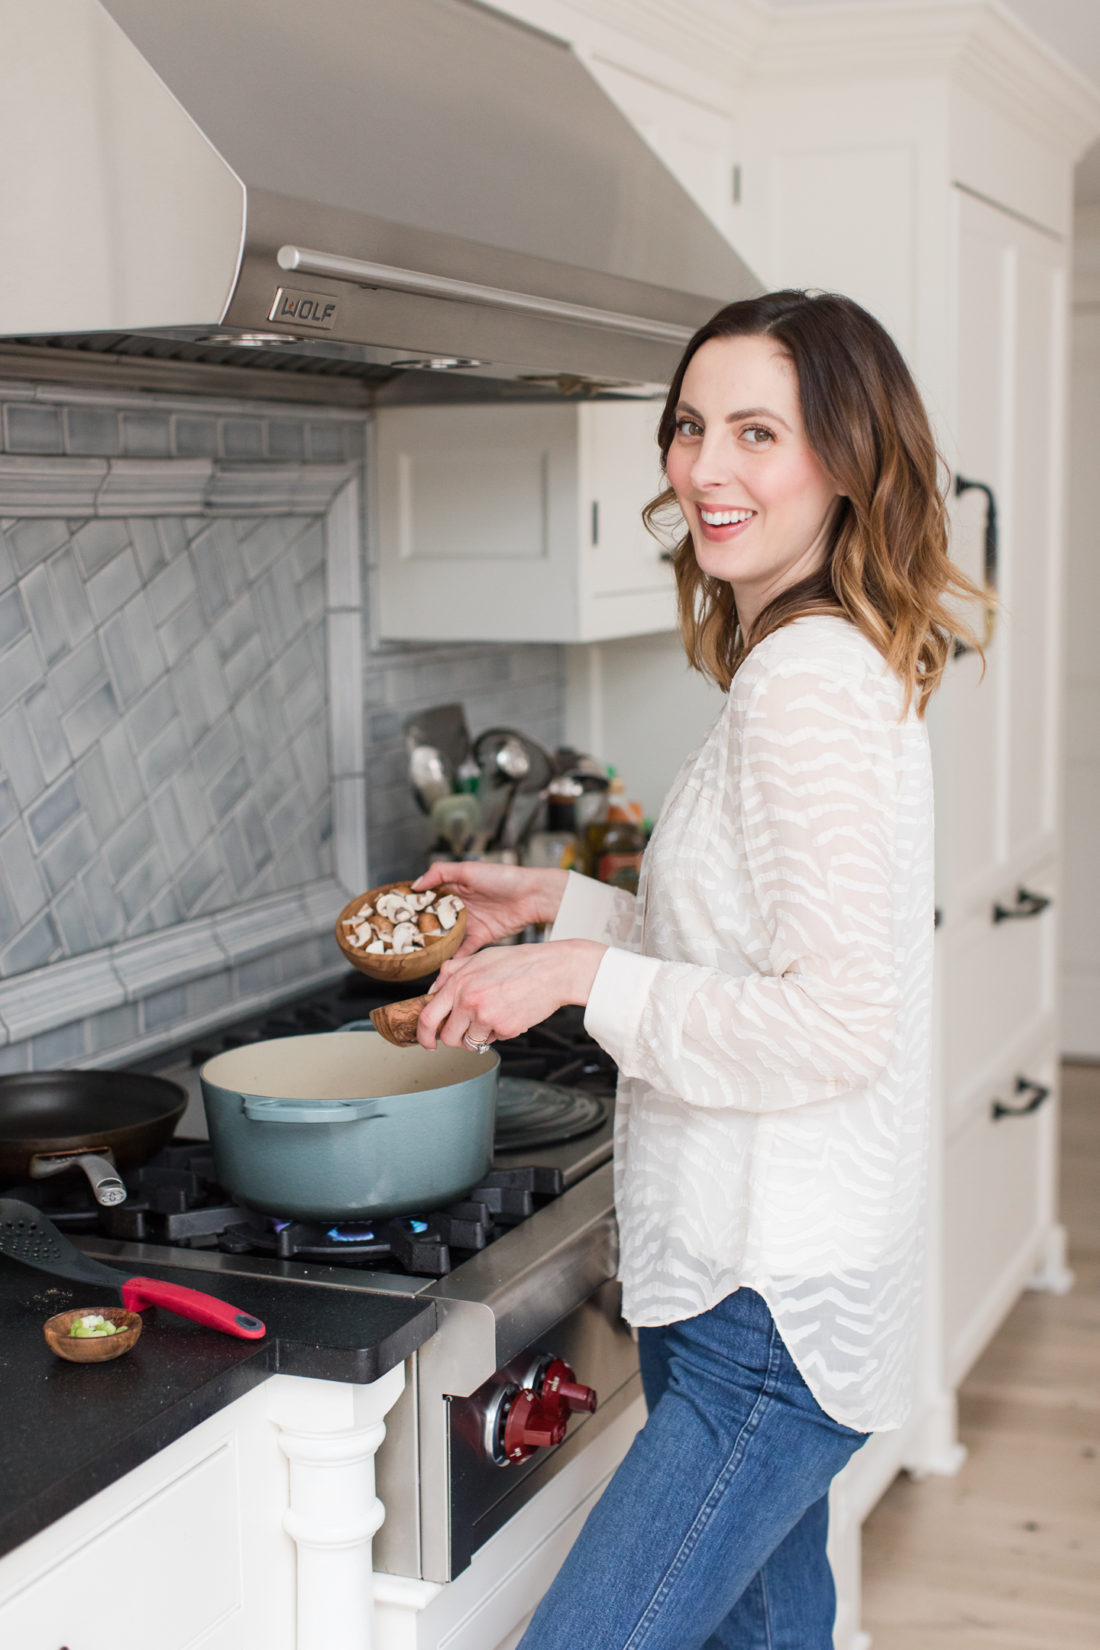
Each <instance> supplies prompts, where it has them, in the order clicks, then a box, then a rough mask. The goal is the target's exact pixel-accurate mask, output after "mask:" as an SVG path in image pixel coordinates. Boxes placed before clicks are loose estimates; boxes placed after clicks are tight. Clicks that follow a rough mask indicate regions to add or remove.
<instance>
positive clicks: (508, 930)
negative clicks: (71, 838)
mask: <svg viewBox="0 0 1100 1650" xmlns="http://www.w3.org/2000/svg"><path fill="white" fill-rule="evenodd" d="M568 876H569V872H568V871H559V870H556V869H550V870H536V869H535V868H534V867H530V866H520V865H497V864H496V863H495V862H493V861H486V860H478V859H468V860H462V861H459V862H456V863H454V864H452V863H450V862H448V861H446V860H436V861H435V863H434V864H432V865H429V867H428V869H427V870H426V871H425V872H424V875H423V876H422V877H418V878H417V880H416V881H415V882H414V883H413V887H414V888H417V889H424V888H436V887H438V886H439V884H440V883H441V882H445V883H446V884H447V886H448V887H449V888H453V889H454V891H455V893H456V894H457V895H458V896H459V898H460V899H461V900H462V902H463V904H464V905H465V907H466V937H465V939H464V940H463V941H462V944H461V945H460V946H459V948H458V950H457V951H456V952H455V958H456V960H457V959H458V958H459V957H468V956H470V955H472V953H473V952H475V951H480V950H481V948H482V946H483V945H491V944H492V942H493V941H494V940H502V939H506V938H507V937H508V935H509V934H519V933H522V931H523V929H525V928H526V927H527V925H528V923H532V922H553V920H554V918H555V917H556V916H557V914H558V906H559V905H560V904H561V900H562V895H563V894H564V893H565V884H566V881H567V879H568Z"/></svg>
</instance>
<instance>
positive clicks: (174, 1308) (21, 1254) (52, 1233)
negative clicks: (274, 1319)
mask: <svg viewBox="0 0 1100 1650" xmlns="http://www.w3.org/2000/svg"><path fill="white" fill-rule="evenodd" d="M0 1254H2V1255H7V1256H8V1258H9V1259H10V1260H17V1261H19V1262H20V1264H21V1265H23V1266H33V1267H34V1268H35V1269H36V1270H37V1271H39V1272H49V1273H50V1275H51V1276H52V1277H55V1278H68V1279H69V1280H70V1282H72V1283H94V1284H97V1285H98V1286H99V1287H100V1288H106V1289H112V1290H114V1292H115V1294H116V1295H118V1297H119V1299H120V1300H121V1301H122V1304H123V1306H125V1307H126V1308H127V1310H128V1311H130V1312H140V1311H141V1309H142V1307H143V1306H166V1307H167V1308H168V1310H169V1311H170V1312H178V1313H179V1315H180V1317H181V1318H192V1319H193V1320H194V1321H195V1323H202V1324H205V1325H206V1326H207V1328H208V1329H220V1330H221V1331H222V1332H223V1334H226V1335H240V1336H241V1337H243V1339H245V1340H249V1341H258V1340H260V1339H262V1337H263V1336H264V1335H266V1334H267V1329H266V1327H265V1326H264V1324H262V1323H261V1322H260V1320H259V1318H254V1317H253V1316H252V1314H251V1313H250V1312H242V1311H241V1310H240V1308H239V1307H237V1306H231V1305H230V1304H229V1302H228V1301H223V1300H219V1299H218V1298H217V1296H216V1295H204V1294H202V1292H201V1291H200V1290H198V1289H184V1288H183V1287H182V1286H181V1285H180V1284H178V1283H162V1282H161V1281H160V1279H159V1278H128V1277H126V1276H125V1275H124V1274H123V1273H121V1272H120V1271H119V1270H118V1268H117V1267H115V1266H104V1265H102V1264H101V1262H99V1261H98V1260H92V1259H91V1257H90V1256H89V1255H85V1254H83V1253H82V1252H81V1250H79V1249H78V1248H76V1246H75V1245H74V1244H72V1243H70V1242H69V1240H68V1238H67V1237H65V1236H64V1235H63V1234H62V1233H61V1232H59V1231H58V1229H57V1227H56V1226H55V1225H54V1223H53V1221H52V1220H48V1219H47V1218H46V1216H45V1215H44V1214H42V1213H41V1211H40V1210H38V1209H35V1208H33V1207H32V1206H31V1204H29V1203H21V1202H20V1201H19V1199H18V1198H14V1197H0Z"/></svg>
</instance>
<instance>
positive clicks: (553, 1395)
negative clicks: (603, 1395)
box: [535, 1358, 597, 1415]
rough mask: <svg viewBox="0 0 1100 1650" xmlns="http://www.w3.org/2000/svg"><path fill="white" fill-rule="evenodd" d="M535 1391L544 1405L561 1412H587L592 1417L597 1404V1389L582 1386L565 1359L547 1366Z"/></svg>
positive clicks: (557, 1359) (558, 1359)
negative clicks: (552, 1406) (550, 1405)
mask: <svg viewBox="0 0 1100 1650" xmlns="http://www.w3.org/2000/svg"><path fill="white" fill-rule="evenodd" d="M535 1390H536V1391H537V1393H538V1395H539V1397H540V1398H541V1399H542V1401H543V1403H544V1404H556V1405H557V1407H558V1408H559V1409H561V1410H587V1412H588V1413H589V1414H590V1415H591V1413H592V1411H593V1410H594V1409H595V1407H596V1403H597V1399H596V1392H595V1388H594V1387H590V1386H582V1385H581V1383H580V1382H579V1381H578V1380H577V1378H576V1376H575V1375H574V1373H573V1371H572V1370H571V1369H570V1367H569V1365H568V1364H567V1363H566V1362H565V1360H564V1359H563V1358H555V1359H553V1361H552V1362H551V1363H549V1364H547V1366H546V1368H545V1369H544V1370H543V1371H542V1375H541V1379H540V1380H539V1381H538V1382H537V1383H536V1386H535Z"/></svg>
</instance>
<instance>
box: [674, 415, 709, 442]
mask: <svg viewBox="0 0 1100 1650" xmlns="http://www.w3.org/2000/svg"><path fill="white" fill-rule="evenodd" d="M674 428H675V430H676V434H677V435H686V436H690V437H691V438H692V439H693V440H694V439H696V438H697V437H699V436H701V435H702V433H703V426H702V425H701V424H697V423H696V421H695V419H694V418H688V416H687V415H686V413H685V414H684V416H683V417H681V418H678V419H677V420H676V423H675V426H674Z"/></svg>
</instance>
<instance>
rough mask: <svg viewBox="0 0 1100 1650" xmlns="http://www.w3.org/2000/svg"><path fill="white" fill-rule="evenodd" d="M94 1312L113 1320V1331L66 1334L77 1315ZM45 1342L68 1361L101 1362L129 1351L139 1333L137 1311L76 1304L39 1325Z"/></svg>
mask: <svg viewBox="0 0 1100 1650" xmlns="http://www.w3.org/2000/svg"><path fill="white" fill-rule="evenodd" d="M89 1312H95V1313H97V1314H98V1316H99V1317H101V1318H106V1319H107V1320H108V1322H110V1323H117V1324H118V1326H119V1332H118V1334H117V1335H102V1336H100V1335H87V1336H80V1337H79V1338H78V1337H76V1336H73V1335H70V1334H69V1330H70V1329H71V1328H72V1326H73V1324H74V1323H75V1322H76V1320H77V1318H83V1317H85V1316H86V1315H87V1314H88V1313H89ZM42 1333H43V1335H45V1337H46V1345H47V1346H48V1347H49V1349H50V1351H51V1352H56V1353H57V1356H58V1357H59V1358H67V1359H68V1361H69V1362H70V1363H71V1364H105V1363H106V1362H107V1361H108V1359H110V1358H121V1357H122V1354H123V1353H124V1352H131V1351H133V1349H134V1347H135V1346H136V1345H137V1343H138V1336H139V1335H140V1334H141V1313H140V1312H127V1310H126V1308H125V1307H124V1306H80V1307H77V1308H76V1310H75V1311H73V1312H58V1313H57V1314H56V1315H55V1316H54V1317H52V1318H47V1319H46V1322H45V1323H44V1324H43V1325H42Z"/></svg>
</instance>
